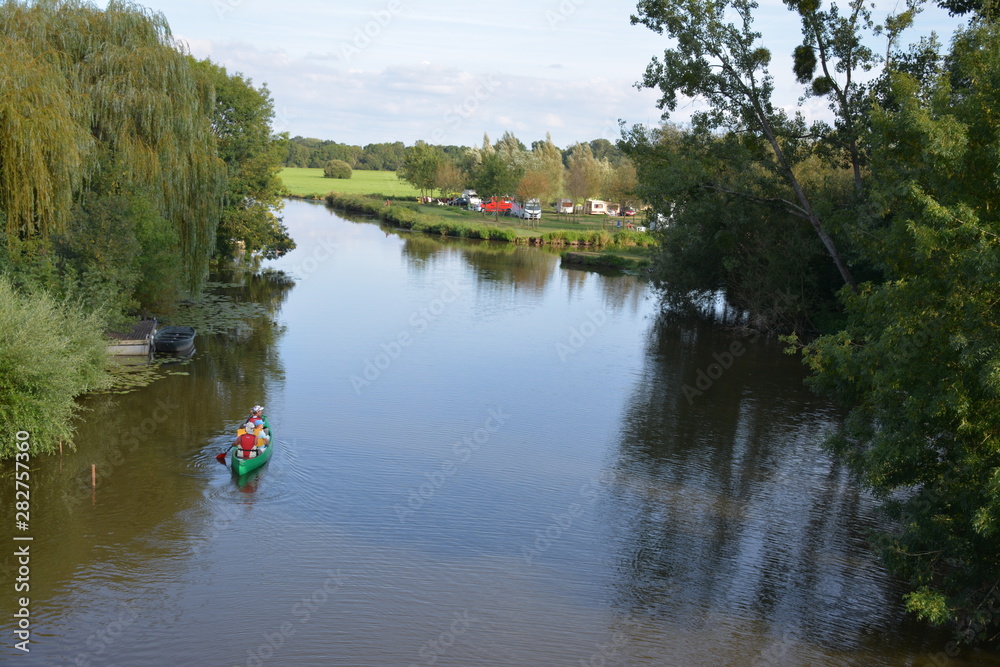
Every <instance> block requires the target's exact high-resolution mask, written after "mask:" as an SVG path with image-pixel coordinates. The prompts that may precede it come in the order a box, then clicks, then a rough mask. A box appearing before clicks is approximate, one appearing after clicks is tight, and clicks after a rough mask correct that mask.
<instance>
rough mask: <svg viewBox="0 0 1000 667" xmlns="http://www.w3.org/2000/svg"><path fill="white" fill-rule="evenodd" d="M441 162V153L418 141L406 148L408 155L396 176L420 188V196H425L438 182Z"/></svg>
mask: <svg viewBox="0 0 1000 667" xmlns="http://www.w3.org/2000/svg"><path fill="white" fill-rule="evenodd" d="M440 162H441V155H440V154H439V153H438V151H437V150H436V149H435V148H434V147H433V146H430V145H428V144H427V143H425V142H423V141H418V142H417V143H416V144H414V145H413V146H411V147H410V148H408V149H406V157H405V158H404V159H403V164H402V166H401V167H400V168H399V171H397V173H396V176H398V177H399V180H401V181H406V182H407V183H409V184H410V185H412V186H413V187H415V188H417V189H418V190H420V196H421V197H423V196H425V195H426V193H427V191H428V190H433V189H434V187H435V184H436V183H437V171H438V164H439V163H440Z"/></svg>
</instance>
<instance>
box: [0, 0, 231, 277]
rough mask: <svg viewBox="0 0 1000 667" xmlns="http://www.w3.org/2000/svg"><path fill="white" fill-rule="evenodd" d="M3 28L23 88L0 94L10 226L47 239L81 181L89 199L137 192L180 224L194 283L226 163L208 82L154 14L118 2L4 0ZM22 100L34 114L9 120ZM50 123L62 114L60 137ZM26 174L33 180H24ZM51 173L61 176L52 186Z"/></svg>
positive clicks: (1, 185)
mask: <svg viewBox="0 0 1000 667" xmlns="http://www.w3.org/2000/svg"><path fill="white" fill-rule="evenodd" d="M0 35H2V36H3V39H4V40H5V41H6V44H5V46H10V47H14V48H13V52H12V53H13V56H12V58H11V59H10V60H9V61H8V60H6V59H5V60H4V62H3V63H2V64H0V69H2V70H3V71H4V72H5V74H4V75H2V76H4V77H5V79H8V80H9V81H10V85H11V89H13V90H19V92H20V93H22V94H24V95H25V96H26V97H24V98H21V100H22V101H21V102H16V101H11V102H8V101H7V100H8V99H10V98H11V97H13V96H10V95H8V94H6V93H5V95H4V96H3V97H4V102H0V104H4V105H6V106H7V107H8V108H9V109H10V111H11V114H10V115H8V114H3V116H2V120H0V126H2V127H3V129H0V133H3V134H4V135H6V138H5V140H4V141H3V142H2V143H0V202H3V203H4V207H5V210H9V213H8V215H7V219H8V222H7V224H8V227H11V226H13V227H14V229H12V230H11V231H14V232H15V233H16V234H17V235H20V236H30V235H33V234H39V235H41V236H46V235H47V234H49V233H51V232H52V231H54V230H57V229H59V228H60V227H61V226H63V225H65V223H66V221H67V220H68V211H69V208H68V207H65V203H66V202H67V201H68V199H69V198H70V197H77V198H79V197H82V196H84V192H83V191H82V190H83V188H82V187H81V184H82V183H83V182H84V179H87V181H86V182H87V193H89V194H95V195H98V196H103V195H116V194H120V193H128V192H130V191H138V190H142V191H143V192H144V193H145V196H147V197H149V198H150V201H152V203H153V204H154V206H156V208H157V209H158V211H159V213H160V214H161V215H162V216H163V217H164V218H166V219H167V220H168V221H169V222H170V223H171V224H172V225H173V226H174V227H175V229H176V230H177V232H178V234H177V242H178V246H179V249H178V250H179V261H180V262H181V265H182V267H183V269H184V271H183V275H184V276H185V277H186V278H187V280H188V286H189V287H190V288H192V289H195V288H197V287H198V285H200V283H201V281H202V280H203V279H204V277H205V275H206V274H207V268H208V259H209V257H210V256H211V254H212V250H213V248H214V240H215V231H216V225H217V224H218V220H219V205H220V200H221V189H222V186H223V182H224V178H225V169H224V165H223V164H222V161H221V160H220V159H219V158H218V155H217V151H216V142H215V137H214V136H213V133H212V128H211V124H210V117H211V113H212V109H211V103H212V97H211V94H210V91H209V89H208V87H207V86H206V84H205V82H204V81H203V80H202V79H201V78H200V77H199V76H198V75H197V74H196V72H195V71H194V69H193V68H192V67H191V66H190V64H189V62H188V60H187V57H186V56H185V55H184V54H183V53H181V51H180V50H179V49H178V48H177V47H176V45H175V44H174V41H173V37H172V36H171V33H170V28H169V26H168V25H167V22H166V19H165V18H164V17H163V15H162V14H154V13H151V12H148V11H147V10H144V9H141V8H138V7H137V6H135V5H131V4H127V3H123V2H119V1H117V0H113V1H112V2H110V3H109V4H108V7H107V9H106V10H104V11H101V10H98V9H97V8H95V7H94V6H92V5H89V4H84V3H82V2H77V1H74V0H66V1H47V2H39V3H37V4H32V5H21V4H19V3H16V2H12V1H10V0H8V1H7V2H5V3H4V4H3V5H2V7H0ZM5 53H7V51H6V49H5ZM15 68H17V69H19V70H21V72H20V73H18V72H17V69H15ZM11 74H14V75H15V76H11ZM20 74H24V75H25V76H20ZM42 77H44V78H45V83H44V84H43V83H42V81H41V78H42ZM6 90H8V89H7V87H6V86H5V91H6ZM26 101H30V104H31V106H32V107H33V112H32V114H31V117H30V118H26V119H24V120H25V122H24V123H17V120H18V115H19V114H22V113H23V108H20V109H19V108H18V107H19V105H23V103H24V102H26ZM70 119H72V121H71V122H67V121H70ZM56 122H60V123H63V122H65V123H66V124H65V126H64V132H65V137H66V138H65V139H63V140H58V139H57V138H56V137H54V136H52V135H51V128H52V127H53V124H54V123H56ZM87 134H89V135H90V136H89V138H88V137H87V136H86V135H87ZM53 139H56V140H55V141H53ZM34 141H38V142H39V143H32V142H34ZM63 151H65V153H66V155H65V156H63V157H58V156H57V153H60V152H63ZM88 158H89V159H88ZM42 165H47V166H44V168H43V166H42ZM46 173H47V174H48V175H49V178H48V179H46ZM34 176H38V177H40V178H41V179H42V180H40V181H37V182H34V183H33V184H31V185H25V183H26V182H27V183H32V182H33V177H34ZM55 176H59V177H65V182H63V183H52V182H51V177H55ZM41 184H50V185H53V186H54V187H53V191H52V194H47V193H39V194H38V196H37V197H35V196H32V197H30V198H26V193H27V192H29V191H30V189H31V188H34V187H36V186H37V185H41ZM26 188H27V189H26ZM57 203H58V204H59V205H58V206H57V205H56V204H57ZM8 237H9V238H10V235H8Z"/></svg>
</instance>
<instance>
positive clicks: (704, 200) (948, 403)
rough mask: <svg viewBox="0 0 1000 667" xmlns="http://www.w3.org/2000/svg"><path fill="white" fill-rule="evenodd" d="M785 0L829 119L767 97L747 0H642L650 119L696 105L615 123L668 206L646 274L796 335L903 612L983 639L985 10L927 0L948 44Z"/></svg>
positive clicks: (991, 142)
mask: <svg viewBox="0 0 1000 667" xmlns="http://www.w3.org/2000/svg"><path fill="white" fill-rule="evenodd" d="M784 4H785V5H786V6H787V8H788V10H789V11H791V12H793V13H794V15H795V17H796V18H797V20H799V21H800V22H801V26H802V30H801V39H802V41H801V43H800V44H799V46H797V47H796V48H795V50H794V53H793V54H792V55H793V74H794V75H795V78H796V80H797V81H798V82H799V83H800V84H801V85H802V94H803V96H804V97H813V98H817V100H819V101H823V102H825V103H826V104H827V105H828V107H829V109H830V111H831V114H832V116H833V122H832V123H824V122H815V123H812V124H807V123H806V121H805V120H804V119H803V118H802V117H801V116H799V115H795V116H791V115H789V114H788V113H786V112H785V111H784V110H783V109H781V108H779V107H778V106H777V105H776V104H775V103H774V101H773V100H772V94H773V91H774V86H773V80H772V78H771V76H772V75H771V72H770V65H771V51H770V49H769V48H768V45H767V44H766V43H765V42H764V41H763V40H762V38H761V34H760V33H759V32H757V30H756V29H755V25H754V19H755V18H758V16H757V15H758V7H757V3H756V2H753V1H752V0H723V1H722V2H714V1H713V2H709V1H707V0H641V1H640V2H639V4H638V7H637V11H636V14H635V15H634V16H633V17H632V22H633V24H637V25H642V26H645V27H647V28H649V29H650V30H652V31H654V32H656V33H657V34H662V35H664V36H665V37H666V38H668V39H669V40H670V41H669V42H668V44H669V46H668V47H667V48H666V49H665V51H664V53H663V55H662V57H658V58H654V59H653V60H652V61H651V62H650V64H649V66H648V68H647V69H646V72H645V76H644V77H643V79H642V85H643V86H645V87H649V88H654V89H656V90H658V91H659V92H660V94H661V99H660V102H659V105H660V108H661V109H662V110H663V111H664V112H665V113H664V115H665V117H669V114H670V113H671V112H673V111H674V110H675V108H676V107H677V105H678V103H679V102H680V101H681V99H689V98H698V99H702V100H704V101H705V102H706V103H707V105H708V107H709V108H708V110H707V111H705V112H702V113H697V114H695V115H694V117H693V120H692V122H691V124H690V126H689V127H686V128H683V129H682V128H677V127H671V126H664V127H661V128H655V129H649V128H642V127H635V128H632V129H631V130H629V131H626V132H625V136H624V137H623V139H622V141H621V142H620V146H621V147H622V149H623V150H624V151H625V153H626V154H627V155H629V156H630V157H631V159H632V161H633V162H634V163H635V164H636V166H637V168H638V170H639V174H638V186H637V189H638V192H639V195H640V196H641V197H642V198H643V199H645V200H646V201H648V202H649V203H650V204H651V205H652V206H653V207H654V209H655V210H657V211H659V212H660V213H661V214H663V215H665V216H670V219H671V224H670V225H669V226H668V227H667V228H666V229H665V230H664V231H663V232H662V233H661V234H660V240H661V245H660V248H659V250H658V252H657V254H656V256H655V257H654V263H653V281H654V284H655V285H656V287H657V288H658V289H659V290H660V292H661V293H662V294H663V296H664V299H665V301H666V303H667V304H670V305H672V306H675V307H678V308H684V307H698V306H699V305H700V304H707V303H714V300H715V299H716V297H717V295H718V294H720V293H723V294H724V295H725V298H726V299H727V300H728V301H729V302H730V304H732V305H733V306H734V308H735V310H736V311H738V312H744V313H746V316H747V323H748V324H749V325H750V326H751V327H753V328H756V329H763V330H779V331H780V330H784V331H785V332H793V333H792V335H791V337H790V338H788V339H787V340H788V341H789V343H790V351H791V352H793V353H799V352H801V353H803V354H804V360H805V363H806V364H807V365H808V367H809V369H810V370H811V372H812V376H811V379H810V381H809V384H810V385H811V386H812V387H813V388H814V389H815V390H817V391H819V392H821V393H823V394H825V395H827V396H830V397H832V398H834V399H835V400H837V401H838V402H840V403H841V404H842V405H843V406H845V407H846V408H847V409H848V410H849V412H848V414H847V418H846V419H845V420H844V422H843V424H842V427H841V428H840V429H839V431H838V432H837V433H835V434H833V435H832V436H831V437H830V438H829V439H828V441H827V444H828V446H829V448H830V451H831V452H832V453H833V454H834V455H835V456H837V457H839V458H840V459H841V460H842V461H843V462H845V463H846V464H847V465H849V466H850V468H851V470H852V471H853V472H854V473H855V475H856V479H857V480H858V482H859V483H860V484H861V485H863V486H864V487H866V488H867V489H869V490H870V491H872V492H873V493H874V494H875V495H876V496H877V497H879V498H881V499H882V500H883V501H884V505H883V506H884V508H885V509H886V511H887V512H888V514H889V516H890V517H891V519H892V520H893V521H892V522H891V524H890V527H889V528H888V529H886V530H884V531H882V532H880V533H879V534H878V535H876V536H875V539H874V543H873V545H874V547H875V548H876V549H877V550H878V551H879V552H880V553H881V555H882V557H883V562H884V563H885V564H886V566H887V567H888V569H889V571H890V572H891V573H892V574H893V575H894V576H896V577H898V578H899V579H901V580H902V581H904V582H906V583H907V584H908V585H909V587H910V592H909V593H908V594H907V595H906V598H905V601H906V605H907V608H908V609H909V610H910V611H911V612H913V613H914V614H915V615H916V616H918V617H919V618H921V619H924V620H927V621H929V622H931V623H934V624H947V625H949V626H951V627H952V628H954V630H955V631H956V633H957V636H958V638H959V639H960V640H962V641H970V642H973V641H991V642H995V641H996V640H997V639H998V637H1000V320H998V315H1000V307H998V305H1000V214H998V212H1000V187H998V185H997V184H998V183H1000V178H998V173H997V171H998V163H997V160H996V155H997V154H998V152H1000V120H998V119H997V115H996V113H995V110H996V108H997V105H998V103H1000V92H998V91H1000V86H998V85H997V83H998V82H1000V25H998V23H997V15H996V8H995V5H994V3H992V2H978V1H976V2H964V1H958V0H939V2H938V3H937V4H939V5H940V6H941V7H942V8H943V9H946V10H948V11H949V12H950V13H951V14H952V15H953V16H962V17H964V18H963V19H962V20H963V21H964V23H962V22H960V20H959V19H956V20H955V24H956V25H957V26H958V28H957V30H956V32H955V34H954V35H953V36H952V39H951V41H950V46H949V47H948V49H947V50H946V49H944V48H942V45H941V43H940V42H939V41H938V40H937V38H936V36H931V37H925V38H922V39H920V40H919V41H917V42H916V43H914V44H912V45H907V44H905V42H904V37H905V36H906V34H907V31H908V30H909V29H910V28H911V26H912V24H913V20H914V17H915V16H916V14H917V13H918V12H920V11H921V9H922V8H923V7H924V6H925V5H927V4H929V3H925V2H922V1H921V0H913V1H911V2H907V3H906V4H905V5H902V6H900V7H899V8H898V11H896V12H895V13H894V14H892V15H889V16H887V17H884V19H883V20H882V21H880V22H876V20H875V18H874V17H873V15H872V11H873V6H872V5H871V4H870V3H866V2H862V1H861V0H849V1H847V2H825V3H822V4H821V3H818V2H811V1H805V0H802V1H800V0H786V2H785V3H784ZM879 40H881V45H880V46H879V47H870V46H868V45H870V44H876V43H878V41H879ZM865 72H877V73H878V76H877V77H875V78H874V79H870V78H869V77H866V76H862V74H863V73H865ZM682 96H683V98H682ZM817 335H818V337H816V336H817ZM800 341H801V342H800ZM949 655H953V653H949Z"/></svg>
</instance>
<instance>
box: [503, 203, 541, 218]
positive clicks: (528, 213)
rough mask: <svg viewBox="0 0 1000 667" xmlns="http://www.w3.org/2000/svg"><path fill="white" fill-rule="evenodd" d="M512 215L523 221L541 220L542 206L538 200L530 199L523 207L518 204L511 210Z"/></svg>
mask: <svg viewBox="0 0 1000 667" xmlns="http://www.w3.org/2000/svg"><path fill="white" fill-rule="evenodd" d="M510 212H511V215H516V216H517V217H519V218H521V219H522V220H540V219H541V217H542V204H541V202H539V201H538V200H537V199H529V200H528V201H526V202H525V203H524V206H521V205H520V204H518V203H517V202H514V205H513V206H512V207H511V209H510Z"/></svg>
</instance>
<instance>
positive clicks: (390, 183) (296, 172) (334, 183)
mask: <svg viewBox="0 0 1000 667" xmlns="http://www.w3.org/2000/svg"><path fill="white" fill-rule="evenodd" d="M280 177H281V181H282V183H284V184H285V187H286V188H287V189H288V192H289V194H291V195H293V196H296V197H308V196H310V195H316V196H319V197H322V196H325V195H326V193H328V192H338V193H341V194H350V195H372V194H378V195H385V196H387V197H414V198H416V197H419V196H420V192H419V191H418V190H416V189H415V188H414V187H413V186H412V185H410V184H409V183H407V182H405V181H401V180H399V179H398V178H396V172H394V171H363V170H360V169H355V170H354V171H353V172H352V173H351V177H350V178H323V170H322V169H310V168H306V167H285V168H284V169H282V170H281V174H280Z"/></svg>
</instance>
